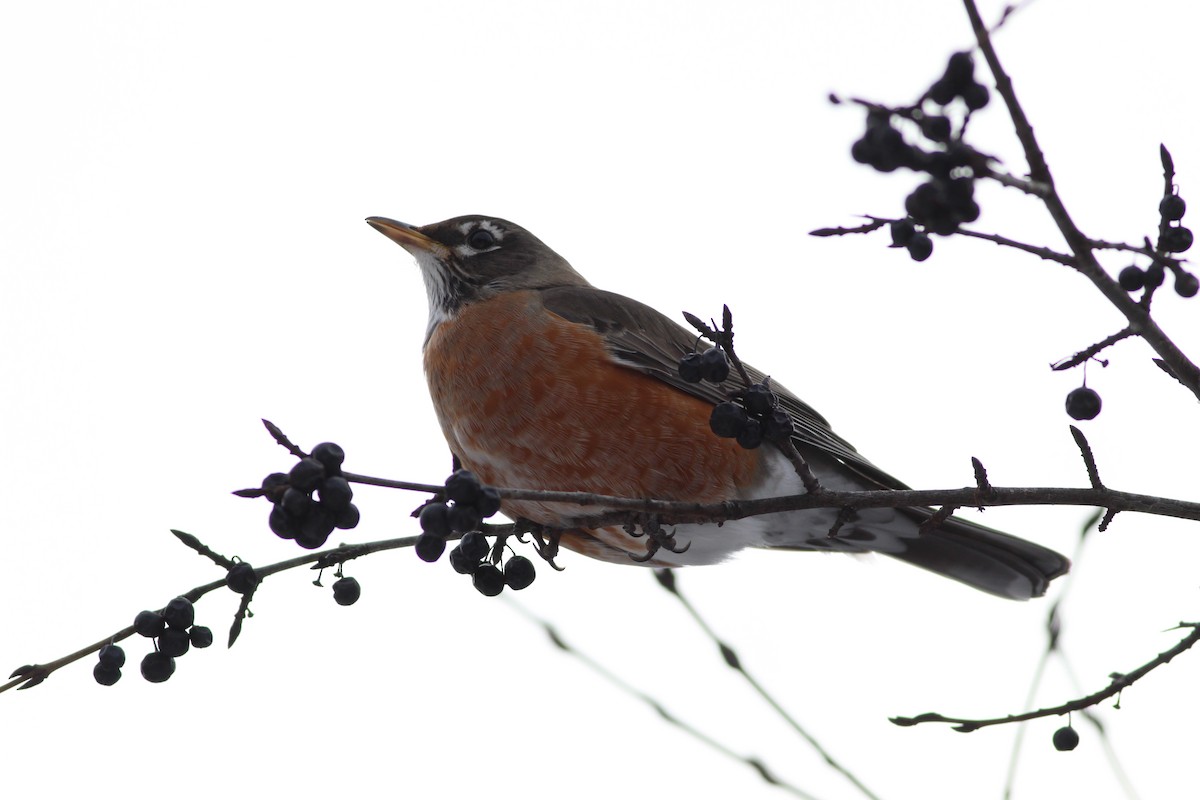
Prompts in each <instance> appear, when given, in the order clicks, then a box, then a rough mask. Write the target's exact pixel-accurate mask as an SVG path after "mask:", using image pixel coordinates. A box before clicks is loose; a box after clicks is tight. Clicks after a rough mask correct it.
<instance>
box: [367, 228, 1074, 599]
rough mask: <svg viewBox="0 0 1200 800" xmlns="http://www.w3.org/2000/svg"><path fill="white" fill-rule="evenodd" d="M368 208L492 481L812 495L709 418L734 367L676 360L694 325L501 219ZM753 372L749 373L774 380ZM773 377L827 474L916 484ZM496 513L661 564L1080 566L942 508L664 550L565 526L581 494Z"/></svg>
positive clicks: (739, 532)
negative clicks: (714, 373)
mask: <svg viewBox="0 0 1200 800" xmlns="http://www.w3.org/2000/svg"><path fill="white" fill-rule="evenodd" d="M366 221H367V223H368V224H370V225H371V226H372V227H373V228H374V229H375V230H377V231H379V232H380V233H382V234H383V235H384V236H386V237H388V238H389V239H391V240H392V241H393V242H395V243H396V244H399V245H400V246H401V247H403V248H404V249H405V250H406V251H408V253H409V254H410V255H411V256H412V257H413V258H414V259H415V260H416V262H417V265H418V266H419V268H420V271H421V276H422V279H423V282H424V286H425V291H426V294H427V296H428V301H429V317H428V323H427V326H426V329H425V339H424V345H423V359H424V369H425V376H426V380H427V382H428V386H429V392H430V397H431V399H432V401H433V407H434V410H435V413H436V415H437V419H438V422H439V424H440V426H441V429H442V433H443V435H444V436H445V438H446V441H447V443H448V444H449V447H450V450H451V452H452V454H453V455H454V457H455V459H456V463H460V464H461V465H462V467H463V468H465V469H468V470H470V471H472V472H473V473H475V474H476V475H477V476H478V478H479V479H480V480H482V481H483V482H485V483H486V484H488V485H493V486H497V487H504V488H520V489H538V490H547V491H572V492H590V493H595V494H601V495H609V496H621V497H630V498H653V499H656V500H674V501H686V502H702V503H720V502H723V501H730V500H750V499H758V498H766V497H779V496H785V495H794V494H801V493H803V492H805V486H804V484H803V481H802V479H801V477H800V473H799V471H798V470H797V469H796V468H795V466H794V462H793V461H791V460H789V459H788V458H787V457H786V456H785V455H784V453H783V452H782V450H781V448H779V447H776V446H774V445H772V444H769V443H768V444H764V445H763V446H760V447H752V448H750V449H747V448H746V447H742V446H741V445H740V444H739V443H738V442H737V441H734V440H733V439H729V438H721V437H719V436H717V435H715V434H714V433H713V431H712V430H711V429H710V417H711V416H712V413H713V408H714V407H715V406H716V405H718V404H721V403H724V402H726V401H728V400H729V398H730V396H731V394H733V393H734V392H735V389H736V386H735V381H734V380H733V378H730V379H728V380H726V381H724V382H721V383H714V382H712V381H700V382H691V381H688V380H684V379H683V378H681V376H680V374H679V369H680V361H681V359H682V358H684V357H685V356H687V355H688V354H689V353H692V352H695V350H696V347H697V339H698V336H697V334H696V333H695V332H690V331H688V330H687V329H686V328H684V327H683V326H682V325H680V324H677V323H675V322H673V321H671V320H670V319H668V318H667V317H666V316H664V315H663V314H661V313H659V312H658V311H656V310H655V309H653V308H651V307H650V306H647V305H645V304H643V303H640V302H638V301H637V300H634V299H631V298H629V297H625V296H622V295H620V294H615V293H613V292H608V291H604V290H603V289H599V288H596V287H595V286H593V285H592V284H591V283H589V282H588V281H587V280H586V279H585V278H584V277H583V275H582V274H580V273H579V272H578V271H576V269H575V268H574V267H572V266H571V264H570V263H569V262H568V261H567V260H566V259H565V258H563V257H562V256H560V255H559V254H558V253H556V252H555V251H554V250H552V249H551V248H550V247H548V246H547V245H546V244H544V243H543V242H542V241H541V240H540V239H538V238H537V237H536V236H534V235H533V234H532V233H530V232H529V231H527V230H526V229H524V228H522V227H520V226H519V225H516V224H514V223H512V222H508V221H507V220H504V219H500V218H497V217H489V216H483V215H468V216H460V217H455V218H453V219H448V220H444V221H442V222H436V223H432V224H428V225H423V226H414V225H409V224H406V223H403V222H397V221H396V220H393V219H389V218H387V217H368V218H367V220H366ZM747 370H748V374H749V377H750V378H751V379H752V380H753V381H754V382H756V383H760V382H764V381H766V380H767V378H766V375H765V374H764V373H762V372H760V371H759V370H756V369H754V368H752V367H749V366H748V365H747ZM768 385H769V387H770V389H771V390H773V392H774V393H775V396H776V397H777V398H778V407H779V408H781V409H783V410H786V411H787V412H788V414H789V415H790V416H791V418H792V423H793V432H792V435H791V441H792V443H793V445H794V446H795V448H796V450H797V451H798V452H799V453H800V455H801V456H802V457H803V459H804V461H805V462H807V464H808V465H809V467H810V468H811V470H812V472H813V473H814V474H815V476H816V478H817V479H818V480H819V481H820V484H821V486H823V487H824V488H826V489H830V490H836V491H863V490H879V489H895V490H899V489H907V488H908V487H907V486H905V484H903V483H901V482H900V481H899V480H897V479H895V478H893V477H892V476H891V475H889V474H887V473H886V472H884V471H883V470H881V469H880V468H878V467H876V466H875V465H874V464H872V463H871V462H870V461H868V460H867V459H866V458H864V457H863V456H861V455H860V454H859V453H858V451H857V450H856V449H855V448H854V447H853V446H852V445H851V444H850V443H849V442H847V441H846V440H845V439H843V438H842V437H840V436H838V435H837V434H836V433H834V431H833V429H832V428H831V427H830V425H829V423H828V422H827V421H826V419H825V417H823V416H821V415H820V414H819V413H817V411H816V410H814V409H813V408H812V407H811V406H809V405H808V404H807V403H805V402H804V401H803V400H801V399H800V398H798V397H797V396H796V395H795V394H793V393H792V392H790V391H788V390H787V389H786V388H785V387H784V386H783V385H782V384H780V383H777V382H775V381H774V380H771V381H770V383H769V384H768ZM501 510H502V511H503V512H504V514H505V515H506V516H509V517H511V518H513V519H526V520H529V521H530V522H532V523H534V524H536V525H540V526H546V527H548V528H551V529H559V532H560V535H561V539H560V540H559V543H560V544H561V545H562V546H563V547H566V548H568V549H570V550H574V551H577V552H579V553H582V554H584V555H587V556H591V557H593V558H597V559H600V560H602V561H608V562H613V563H624V564H639V563H640V564H646V565H649V566H654V567H660V568H673V567H683V566H692V565H705V564H715V563H719V562H722V561H725V560H726V559H728V558H730V557H731V556H733V555H734V554H735V553H737V552H739V551H741V550H744V549H745V548H750V547H754V548H767V549H786V550H808V551H826V552H831V551H832V552H845V553H859V554H861V553H871V552H874V553H882V554H884V555H887V556H890V557H892V558H896V559H899V560H900V561H902V562H906V563H908V564H912V565H915V566H917V567H922V568H924V569H926V570H930V571H932V572H934V573H937V574H939V575H942V576H945V577H947V578H951V579H953V580H956V581H959V582H960V583H963V584H966V585H968V586H971V587H974V588H975V589H979V590H982V591H984V592H987V593H990V594H992V595H996V596H999V597H1004V598H1010V599H1014V600H1026V599H1030V598H1033V597H1040V596H1041V595H1043V594H1044V593H1045V591H1046V589H1047V587H1048V586H1049V584H1050V582H1051V581H1052V580H1053V579H1054V578H1056V577H1058V576H1060V575H1062V574H1064V573H1065V572H1067V570H1068V569H1069V566H1070V562H1069V561H1068V560H1067V559H1066V558H1065V557H1064V556H1062V555H1060V554H1059V553H1057V552H1055V551H1053V550H1051V549H1049V548H1046V547H1043V546H1042V545H1039V544H1036V543H1034V542H1031V541H1027V540H1025V539H1021V538H1019V537H1016V536H1013V535H1010V534H1007V533H1002V532H1000V531H997V530H993V529H991V528H987V527H984V526H982V525H979V524H976V523H974V522H971V521H969V520H965V519H961V518H958V517H949V518H947V519H945V520H944V521H941V522H940V524H930V525H926V526H925V527H924V529H922V526H921V523H922V522H925V521H927V520H929V518H930V517H931V516H932V515H933V513H934V512H933V510H932V509H929V508H899V509H892V508H874V509H862V510H859V511H857V512H852V513H849V514H846V513H839V510H838V509H811V510H802V511H787V512H777V513H771V514H765V515H760V516H753V517H748V518H745V519H739V520H729V521H726V522H724V523H722V524H720V525H717V524H713V523H686V524H681V525H679V526H677V527H676V528H674V529H673V531H672V537H673V538H668V539H666V542H667V544H668V545H669V546H666V547H657V548H654V549H653V550H649V549H648V547H647V539H646V538H645V536H643V535H642V534H637V535H635V533H631V532H629V531H627V530H626V529H625V528H624V527H623V526H620V525H613V526H604V527H598V528H593V529H580V528H578V527H571V526H570V525H569V523H568V520H571V519H572V518H578V517H580V516H581V509H580V507H579V506H576V505H571V504H567V503H560V502H545V501H535V500H510V499H505V500H504V501H503V504H502V509H501ZM586 511H587V512H588V513H597V509H596V508H595V507H590V508H588V509H586ZM838 523H840V527H837V528H836V532H834V533H833V534H832V535H831V532H832V531H835V525H836V524H838ZM672 543H673V544H674V545H677V546H670V545H672ZM648 556H652V557H648Z"/></svg>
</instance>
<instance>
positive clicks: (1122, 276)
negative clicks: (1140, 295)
mask: <svg viewBox="0 0 1200 800" xmlns="http://www.w3.org/2000/svg"><path fill="white" fill-rule="evenodd" d="M1117 283H1119V284H1120V285H1121V288H1122V289H1124V290H1125V291H1127V292H1136V291H1137V290H1138V289H1141V288H1142V287H1143V286H1145V285H1146V273H1145V272H1144V271H1143V270H1142V268H1141V267H1136V266H1133V265H1130V266H1128V267H1126V268H1125V269H1123V270H1121V272H1120V273H1119V274H1118V275H1117Z"/></svg>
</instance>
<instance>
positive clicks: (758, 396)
mask: <svg viewBox="0 0 1200 800" xmlns="http://www.w3.org/2000/svg"><path fill="white" fill-rule="evenodd" d="M743 402H744V403H745V404H746V411H747V412H748V413H750V414H754V415H756V416H763V415H764V414H767V413H769V412H770V411H771V409H773V408H775V403H776V402H777V399H776V397H775V393H774V392H772V391H771V389H770V387H768V386H767V385H766V384H765V383H756V384H754V385H753V386H751V387H750V388H749V389H747V390H746V394H745V397H744V398H743Z"/></svg>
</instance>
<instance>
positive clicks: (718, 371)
mask: <svg viewBox="0 0 1200 800" xmlns="http://www.w3.org/2000/svg"><path fill="white" fill-rule="evenodd" d="M701 358H702V359H704V379H705V380H706V381H708V382H709V383H720V382H721V381H723V380H725V379H726V378H728V377H729V361H728V360H727V359H726V358H725V351H724V350H722V349H721V348H719V347H710V348H708V349H707V350H705V351H704V355H702V356H701Z"/></svg>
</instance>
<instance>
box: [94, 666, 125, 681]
mask: <svg viewBox="0 0 1200 800" xmlns="http://www.w3.org/2000/svg"><path fill="white" fill-rule="evenodd" d="M92 677H93V678H95V679H96V683H98V684H100V685H101V686H112V685H113V684H114V683H116V682H117V681H119V680H121V668H120V667H110V666H109V665H107V664H105V663H104V662H103V661H101V662H100V663H99V664H97V665H96V666H95V667H93V668H92Z"/></svg>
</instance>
